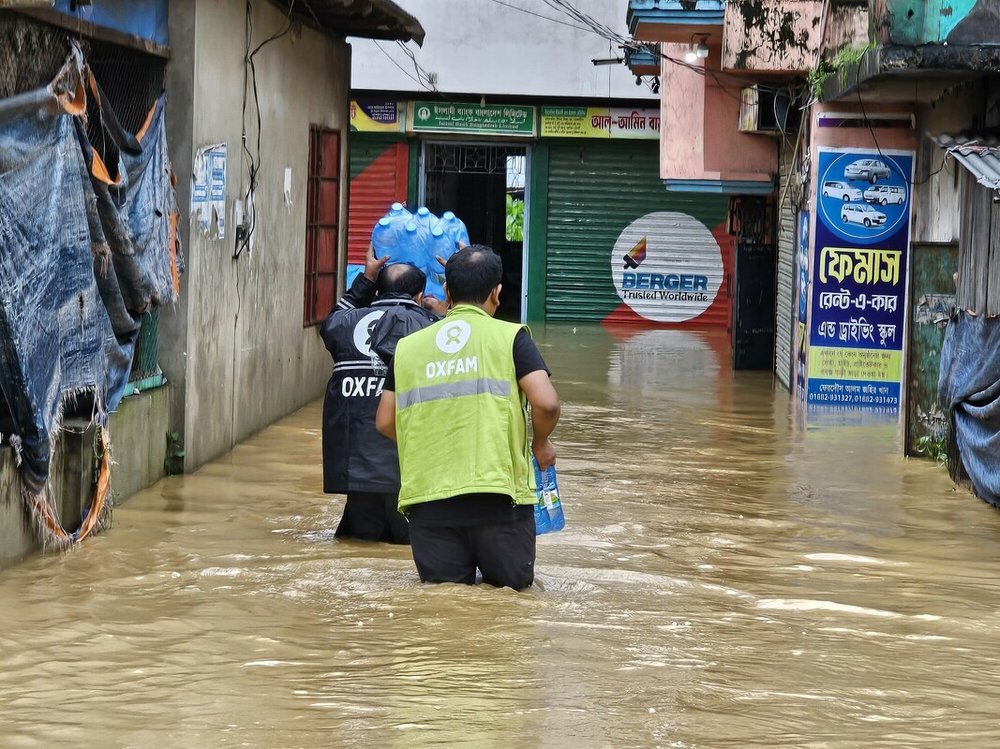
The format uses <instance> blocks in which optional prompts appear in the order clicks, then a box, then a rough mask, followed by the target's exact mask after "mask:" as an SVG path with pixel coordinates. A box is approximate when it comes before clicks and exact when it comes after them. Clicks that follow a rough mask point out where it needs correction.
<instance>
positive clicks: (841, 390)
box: [808, 149, 913, 414]
mask: <svg viewBox="0 0 1000 749" xmlns="http://www.w3.org/2000/svg"><path fill="white" fill-rule="evenodd" d="M819 175H820V179H819V181H818V183H817V193H818V194H817V195H816V244H815V252H814V254H813V258H814V262H813V263H812V269H811V278H812V283H811V287H812V288H811V289H810V292H811V306H810V311H811V318H810V323H809V357H808V401H809V404H810V405H818V406H837V407H848V408H864V409H871V410H877V411H880V412H884V413H892V414H896V413H898V412H899V403H900V391H901V382H902V376H903V343H904V334H905V332H906V331H905V327H904V321H905V315H906V303H907V288H908V283H907V275H908V266H909V263H908V260H909V247H910V213H911V211H910V208H911V197H912V195H911V193H910V187H911V186H912V184H913V153H912V152H909V151H881V152H875V153H873V152H870V151H864V150H850V149H820V152H819Z"/></svg>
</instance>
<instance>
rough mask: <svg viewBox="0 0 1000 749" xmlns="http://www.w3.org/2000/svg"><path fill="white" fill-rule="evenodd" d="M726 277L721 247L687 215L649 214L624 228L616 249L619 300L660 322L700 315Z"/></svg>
mask: <svg viewBox="0 0 1000 749" xmlns="http://www.w3.org/2000/svg"><path fill="white" fill-rule="evenodd" d="M724 275H725V272H724V268H723V264H722V249H721V248H720V247H719V243H718V242H717V241H716V240H715V237H714V236H712V232H710V231H709V230H708V229H707V228H706V227H705V225H704V224H703V223H701V222H700V221H698V219H696V218H693V217H692V216H689V215H687V214H686V213H675V212H672V211H657V212H655V213H647V214H646V215H645V216H642V217H640V218H638V219H636V220H635V221H633V222H632V223H631V224H629V225H628V226H626V227H625V229H624V230H622V233H621V234H620V235H619V236H618V240H617V241H616V242H615V246H614V249H613V250H612V251H611V278H612V282H613V283H614V285H615V291H617V292H618V296H619V297H620V298H621V300H622V301H623V302H625V304H627V305H628V306H629V307H631V308H632V310H633V311H634V312H635V313H636V314H637V315H639V316H640V317H644V318H646V319H647V320H651V321H654V322H667V323H680V322H685V321H687V320H692V319H694V318H695V317H698V316H699V315H700V314H702V313H703V312H704V311H705V310H707V309H708V308H709V307H710V306H711V305H712V302H714V301H715V296H716V294H718V293H719V288H720V287H721V286H722V279H723V276H724Z"/></svg>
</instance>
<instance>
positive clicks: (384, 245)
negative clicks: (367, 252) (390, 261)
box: [372, 216, 399, 257]
mask: <svg viewBox="0 0 1000 749" xmlns="http://www.w3.org/2000/svg"><path fill="white" fill-rule="evenodd" d="M398 234H399V232H398V231H397V225H396V224H394V223H393V221H392V219H391V218H389V217H388V216H383V217H382V218H380V219H379V220H378V221H377V222H376V223H375V228H374V229H372V248H373V249H374V251H375V257H384V256H385V255H389V257H392V254H393V252H395V250H396V237H397V236H398Z"/></svg>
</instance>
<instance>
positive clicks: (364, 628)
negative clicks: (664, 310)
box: [0, 327, 1000, 749]
mask: <svg viewBox="0 0 1000 749" xmlns="http://www.w3.org/2000/svg"><path fill="white" fill-rule="evenodd" d="M536 335H538V337H539V338H540V339H541V341H542V342H543V343H544V347H543V349H542V350H543V354H544V355H545V357H546V359H547V361H548V363H549V365H550V367H551V369H552V370H553V373H554V381H555V383H556V385H557V387H558V389H559V391H560V395H561V396H562V398H563V401H564V408H563V416H562V421H561V422H560V425H559V427H558V430H557V432H556V435H555V438H554V439H555V442H556V444H557V448H558V450H559V461H558V468H559V479H560V488H561V490H562V494H563V496H564V500H565V503H566V504H565V507H566V517H567V526H566V530H564V531H562V532H560V533H557V534H552V535H547V536H544V537H542V538H540V539H539V542H538V561H537V565H536V567H537V574H538V577H537V581H536V585H535V587H534V588H532V589H530V590H528V591H526V592H523V593H514V592H513V591H510V590H498V589H494V588H489V587H486V586H477V587H463V586H452V585H443V586H424V585H421V584H420V583H419V582H418V580H417V576H416V573H415V571H414V569H413V563H412V561H411V559H410V557H409V553H408V549H407V548H406V547H393V546H388V545H367V544H361V543H357V542H338V541H336V540H335V539H334V536H333V531H334V528H335V526H336V522H337V520H338V519H339V516H340V511H341V508H342V503H343V500H342V498H340V497H328V496H324V495H323V494H322V493H321V488H320V487H321V467H320V463H319V460H320V458H319V455H320V432H319V421H320V407H319V404H313V405H311V406H309V407H308V408H306V409H304V410H302V411H300V412H299V413H297V414H294V415H292V416H291V417H289V418H287V419H285V420H284V421H282V422H280V423H278V424H277V425H275V426H273V427H271V428H270V429H268V430H266V431H264V432H263V433H261V434H260V435H258V436H257V437H255V438H253V439H251V440H250V441H248V442H247V443H245V444H243V445H240V446H239V447H237V448H236V449H235V450H233V451H232V453H230V454H228V455H226V456H225V457H223V458H222V459H220V460H218V461H216V462H214V463H212V464H210V465H208V466H206V467H204V468H203V469H202V470H200V471H199V472H198V473H196V474H194V475H190V476H184V477H172V478H169V479H166V480H164V481H162V482H160V483H159V484H157V485H156V486H155V487H153V488H151V489H149V490H147V491H146V492H144V493H142V494H140V495H138V496H136V497H135V498H133V499H132V500H131V501H130V502H129V503H128V504H126V505H125V506H123V507H120V508H118V509H117V510H116V512H115V515H114V527H113V528H112V530H111V531H110V532H109V533H106V534H104V535H102V536H100V537H97V538H95V539H92V540H89V541H87V542H86V543H84V544H83V545H82V547H81V548H79V549H77V550H75V551H73V552H71V553H68V554H64V555H47V556H40V557H35V558H32V559H30V560H28V561H27V562H26V563H25V564H23V565H21V566H19V567H16V568H13V569H9V570H6V571H3V572H0V746H2V747H5V748H7V749H22V748H29V747H30V748H34V747H52V746H58V745H75V746H87V747H143V748H147V747H346V746H349V747H432V746H433V747H454V746H467V747H498V748H499V747H505V748H506V747H566V748H567V749H569V748H573V749H576V748H578V747H616V748H617V747H740V748H741V749H744V748H746V747H817V748H818V747H824V748H826V747H829V748H839V747H866V748H869V747H890V746H891V747H923V746H934V747H962V748H963V749H968V748H969V747H995V746H997V745H998V744H1000V723H998V719H997V708H998V706H1000V586H998V585H997V575H998V572H997V560H998V559H1000V516H998V514H997V513H996V512H995V511H993V510H992V509H991V508H990V507H988V506H987V505H986V504H984V503H982V502H980V501H979V500H977V499H974V498H973V497H971V496H970V495H969V494H967V493H965V492H964V491H957V492H956V491H954V490H953V489H952V486H951V483H950V482H949V480H948V478H947V475H946V473H945V471H944V470H943V469H941V468H939V467H937V466H935V465H933V464H931V463H930V462H927V461H915V460H910V461H905V460H903V459H902V458H900V457H899V455H898V453H899V451H898V447H897V439H898V435H897V428H896V426H895V424H894V423H885V422H880V421H878V420H868V419H860V418H843V419H835V418H832V417H825V418H815V419H812V420H811V421H810V422H809V423H808V424H804V423H803V421H802V418H801V416H800V415H799V414H798V413H797V410H796V409H795V408H793V406H792V404H791V403H790V401H789V397H788V395H787V394H785V393H782V392H781V391H780V390H779V391H777V392H776V391H775V390H774V389H773V388H772V382H771V378H770V376H768V375H767V374H764V373H740V374H738V375H735V376H734V375H733V374H732V373H731V372H730V369H729V359H728V355H727V353H726V344H725V340H724V339H719V338H717V337H712V336H708V335H705V334H697V333H680V332H667V331H657V332H644V333H641V334H634V335H631V336H616V335H612V334H609V333H608V332H606V331H604V330H601V329H592V328H582V327H580V328H577V329H576V330H575V331H574V329H572V328H558V329H555V328H549V329H547V330H541V329H539V330H537V331H536Z"/></svg>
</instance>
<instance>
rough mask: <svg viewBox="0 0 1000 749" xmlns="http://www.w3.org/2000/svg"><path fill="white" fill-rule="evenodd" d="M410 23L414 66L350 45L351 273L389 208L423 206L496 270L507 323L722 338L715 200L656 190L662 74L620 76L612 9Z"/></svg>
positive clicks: (725, 292) (723, 235) (726, 244)
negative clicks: (454, 219) (458, 224)
mask: <svg viewBox="0 0 1000 749" xmlns="http://www.w3.org/2000/svg"><path fill="white" fill-rule="evenodd" d="M405 7H406V8H407V10H408V11H410V12H411V13H413V14H414V15H417V16H419V17H420V19H421V21H422V23H424V24H425V26H426V28H427V31H428V40H427V43H426V44H425V45H424V47H423V48H422V49H420V50H419V51H417V52H416V53H415V57H414V58H413V59H411V58H410V56H409V54H408V53H407V51H406V50H403V49H401V48H400V47H398V46H394V45H386V44H382V43H377V42H365V43H363V44H362V43H360V42H359V43H358V44H356V45H355V54H354V75H353V84H352V87H353V93H352V97H353V103H352V129H353V130H354V136H355V137H354V139H353V145H352V148H351V204H350V213H349V224H350V229H349V231H350V234H349V239H348V257H347V263H348V266H349V272H357V270H358V268H359V264H360V261H361V259H362V257H363V253H364V251H365V249H366V248H367V245H368V239H369V236H370V233H371V229H372V226H373V225H374V223H375V221H376V220H377V219H378V218H379V217H380V216H381V215H383V214H384V213H385V212H386V210H387V209H388V208H389V206H390V204H391V203H392V202H394V201H399V202H403V203H406V204H408V205H409V207H410V208H411V209H415V208H417V207H419V206H422V205H426V206H427V207H428V208H430V209H431V210H432V211H434V212H436V213H440V212H442V211H445V210H452V211H454V212H455V213H456V214H457V215H458V216H459V217H460V218H462V219H463V220H464V221H465V223H466V224H467V225H468V228H469V231H470V235H471V238H472V240H473V241H475V242H479V243H483V244H488V245H491V246H493V247H494V249H496V250H497V251H498V252H499V253H500V254H501V256H502V258H503V261H504V269H505V277H504V293H503V296H502V304H503V306H502V308H501V311H500V314H501V316H503V317H506V318H508V319H512V320H524V321H531V322H543V321H544V322H551V323H554V324H558V323H571V322H585V323H603V324H606V325H619V324H624V325H634V326H647V327H655V326H663V327H686V326H709V327H713V326H714V327H717V328H722V329H725V327H726V326H727V325H728V323H729V316H730V312H729V310H730V301H729V300H730V294H729V291H730V284H729V274H730V272H731V261H732V243H731V240H730V237H729V236H728V234H727V232H726V203H725V200H724V199H722V198H721V197H720V196H717V195H691V194H671V193H667V192H666V191H664V190H663V186H662V183H661V182H660V180H659V175H658V168H657V164H658V151H659V142H660V133H661V132H662V128H661V122H660V110H659V107H658V101H657V98H656V95H655V94H654V93H653V92H652V90H651V86H655V85H657V83H658V78H657V77H656V73H657V70H658V68H654V69H652V70H649V69H641V68H639V67H636V68H635V70H637V71H638V73H639V74H638V76H637V73H636V72H632V71H630V70H629V69H628V68H627V67H626V65H625V64H624V62H625V60H624V54H623V50H622V49H621V48H620V47H619V46H617V45H616V44H614V43H612V42H609V41H608V39H607V34H606V33H605V32H606V31H608V30H614V31H615V32H617V33H622V34H624V33H625V28H624V24H623V21H622V19H621V17H620V13H618V11H617V9H615V8H613V7H611V6H610V5H609V4H607V3H604V2H601V0H588V1H587V2H578V3H576V4H575V7H576V8H578V9H579V10H580V11H581V12H582V13H583V14H584V15H585V17H586V18H585V19H583V20H581V19H579V18H577V19H574V18H571V17H570V16H568V15H565V14H562V13H560V12H559V10H558V9H555V8H551V7H546V8H537V7H535V5H534V4H529V3H523V2H520V3H509V4H498V3H467V2H460V1H459V0H446V1H445V2H430V1H429V0H411V1H410V2H406V3H405ZM590 21H593V22H594V24H593V25H591V24H590ZM599 26H604V27H607V28H605V29H604V31H602V30H601V29H600V28H598V27H599ZM456 29H463V30H471V29H480V30H482V29H489V30H490V32H489V33H472V32H469V33H466V31H463V32H460V33H458V32H456V31H455V30H456ZM602 33H604V34H605V35H602ZM632 62H633V63H634V64H635V65H636V66H639V65H641V63H642V61H641V60H634V61H632ZM644 75H645V76H647V77H645V78H643V76H644ZM654 79H655V80H654ZM637 83H638V84H639V85H636V84H637ZM510 224H513V227H511V226H510Z"/></svg>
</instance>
